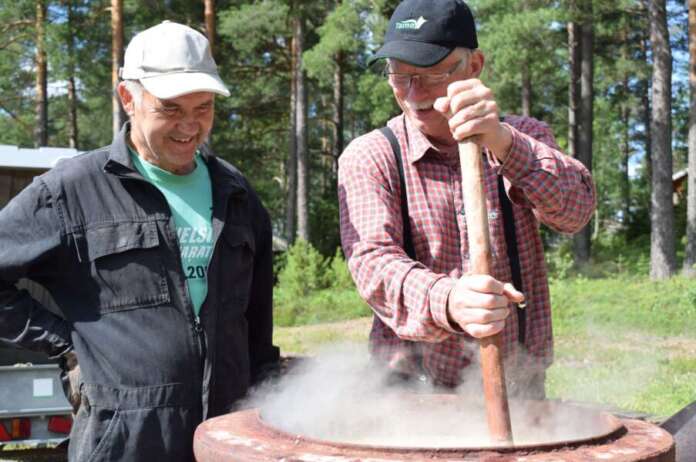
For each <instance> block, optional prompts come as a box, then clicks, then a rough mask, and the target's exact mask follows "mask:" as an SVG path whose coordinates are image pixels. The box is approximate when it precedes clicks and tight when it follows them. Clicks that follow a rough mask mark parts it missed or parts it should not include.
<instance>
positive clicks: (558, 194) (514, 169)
mask: <svg viewBox="0 0 696 462" xmlns="http://www.w3.org/2000/svg"><path fill="white" fill-rule="evenodd" d="M434 107H435V108H436V109H437V110H438V111H440V112H441V113H442V114H443V115H444V116H445V117H448V118H449V126H450V130H451V131H452V136H453V137H454V139H455V140H458V141H462V140H466V139H470V140H473V141H475V142H476V143H478V144H479V145H480V146H483V147H486V148H488V149H489V150H490V151H491V153H492V154H493V155H494V156H495V157H496V158H497V160H498V161H499V162H501V163H502V169H501V172H502V174H503V175H504V176H505V177H506V178H507V179H508V180H510V182H511V183H512V188H510V190H509V191H508V194H509V196H510V199H511V200H512V201H513V202H514V203H516V204H517V205H520V206H526V207H529V208H532V209H533V210H534V214H535V215H536V216H537V218H538V219H539V221H541V222H542V223H544V224H546V225H547V226H550V227H551V228H553V229H555V230H556V231H559V232H563V233H574V232H577V231H579V230H580V229H582V227H583V226H585V224H587V222H588V221H589V220H590V218H591V217H592V213H593V212H594V209H595V206H596V198H595V187H594V183H593V182H592V177H591V175H590V173H589V172H588V171H587V169H586V168H585V167H584V166H583V165H582V163H580V162H579V161H577V160H576V159H573V158H571V157H569V156H566V155H565V154H563V153H562V152H561V151H560V149H559V147H558V145H557V144H556V140H555V139H554V137H553V134H552V133H551V130H550V129H549V127H548V126H547V125H546V124H544V123H542V122H539V121H538V120H535V119H532V118H528V117H506V119H505V122H506V123H501V122H500V117H499V116H500V114H499V112H498V105H497V103H496V101H495V97H494V95H493V92H492V91H491V90H490V89H489V88H487V87H486V86H485V85H484V84H483V83H482V82H481V81H480V80H478V79H476V78H472V79H467V80H460V81H456V82H453V83H451V84H450V85H449V86H448V87H447V95H446V96H442V97H440V98H438V99H437V100H436V101H435V103H434Z"/></svg>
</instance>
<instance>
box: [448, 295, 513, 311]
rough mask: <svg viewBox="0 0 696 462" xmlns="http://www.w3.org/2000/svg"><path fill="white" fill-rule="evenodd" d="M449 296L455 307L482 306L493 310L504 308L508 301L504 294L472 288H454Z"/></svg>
mask: <svg viewBox="0 0 696 462" xmlns="http://www.w3.org/2000/svg"><path fill="white" fill-rule="evenodd" d="M451 298H452V301H451V303H452V305H453V307H454V308H456V309H468V308H484V309H486V310H493V309H496V308H505V307H506V306H507V305H508V303H510V300H509V299H508V298H507V297H506V296H505V295H498V294H484V293H481V292H475V291H472V290H463V291H456V290H455V292H454V294H453V296H452V297H451Z"/></svg>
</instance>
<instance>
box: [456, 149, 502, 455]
mask: <svg viewBox="0 0 696 462" xmlns="http://www.w3.org/2000/svg"><path fill="white" fill-rule="evenodd" d="M459 160H460V162H461V169H462V193H463V195H464V211H465V214H466V226H467V233H468V237H469V260H470V272H471V274H491V246H490V239H489V235H488V208H487V207H486V194H485V191H484V190H483V165H482V162H481V150H480V149H479V147H478V145H477V144H476V143H472V142H470V141H465V142H462V143H459ZM502 340H503V336H502V334H496V335H493V336H491V337H485V338H483V339H481V342H480V350H481V372H482V375H483V392H484V396H485V399H486V414H487V416H488V430H489V433H490V437H491V440H492V442H494V443H507V444H510V445H512V425H511V423H510V408H509V407H508V399H507V389H506V388H505V371H504V369H503V357H502Z"/></svg>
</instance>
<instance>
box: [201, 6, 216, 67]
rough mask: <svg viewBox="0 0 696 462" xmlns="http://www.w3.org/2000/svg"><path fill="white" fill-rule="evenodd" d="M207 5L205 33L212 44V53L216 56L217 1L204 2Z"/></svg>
mask: <svg viewBox="0 0 696 462" xmlns="http://www.w3.org/2000/svg"><path fill="white" fill-rule="evenodd" d="M203 3H204V4H205V12H204V16H205V32H206V35H207V36H208V42H210V52H211V53H212V54H213V56H215V0H203Z"/></svg>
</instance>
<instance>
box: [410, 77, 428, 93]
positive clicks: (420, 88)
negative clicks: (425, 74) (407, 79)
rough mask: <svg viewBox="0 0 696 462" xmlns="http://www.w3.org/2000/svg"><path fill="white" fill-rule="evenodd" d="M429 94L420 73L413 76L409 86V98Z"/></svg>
mask: <svg viewBox="0 0 696 462" xmlns="http://www.w3.org/2000/svg"><path fill="white" fill-rule="evenodd" d="M424 95H427V87H425V86H424V85H423V82H422V80H421V78H420V76H419V75H417V74H416V75H412V76H411V83H410V84H409V86H408V96H409V98H413V99H418V98H419V97H423V96H424Z"/></svg>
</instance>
